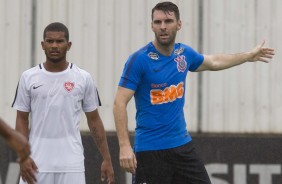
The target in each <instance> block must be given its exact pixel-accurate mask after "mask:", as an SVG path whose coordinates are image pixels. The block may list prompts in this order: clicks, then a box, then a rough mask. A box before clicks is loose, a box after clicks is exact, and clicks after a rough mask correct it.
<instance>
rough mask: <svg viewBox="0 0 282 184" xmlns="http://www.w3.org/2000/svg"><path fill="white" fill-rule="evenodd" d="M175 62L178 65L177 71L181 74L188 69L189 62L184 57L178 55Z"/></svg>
mask: <svg viewBox="0 0 282 184" xmlns="http://www.w3.org/2000/svg"><path fill="white" fill-rule="evenodd" d="M174 61H175V62H176V63H177V70H178V71H179V72H184V71H185V70H186V68H187V62H186V60H185V56H184V55H178V56H177V57H176V58H175V59H174Z"/></svg>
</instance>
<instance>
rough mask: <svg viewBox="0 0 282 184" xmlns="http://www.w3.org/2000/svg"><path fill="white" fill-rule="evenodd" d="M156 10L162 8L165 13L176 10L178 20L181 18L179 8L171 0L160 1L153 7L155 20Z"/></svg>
mask: <svg viewBox="0 0 282 184" xmlns="http://www.w3.org/2000/svg"><path fill="white" fill-rule="evenodd" d="M155 10H161V11H163V12H165V13H169V12H174V14H175V17H176V20H179V19H180V13H179V9H178V7H177V6H176V4H174V3H172V2H169V1H164V2H160V3H158V4H157V5H156V6H155V7H154V8H153V9H152V20H153V14H154V12H155Z"/></svg>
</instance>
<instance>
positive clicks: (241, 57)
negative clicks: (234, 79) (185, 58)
mask: <svg viewBox="0 0 282 184" xmlns="http://www.w3.org/2000/svg"><path fill="white" fill-rule="evenodd" d="M264 43H265V42H264V41H263V42H262V43H261V44H259V45H257V46H256V47H255V48H253V49H252V50H251V51H249V52H243V53H238V54H216V55H204V62H203V64H202V65H201V66H200V67H199V68H198V69H197V70H196V72H200V71H205V70H211V71H217V70H224V69H227V68H231V67H233V66H237V65H240V64H243V63H245V62H248V61H249V62H254V61H262V62H266V63H268V62H269V59H272V57H273V55H274V49H271V48H265V47H263V45H264Z"/></svg>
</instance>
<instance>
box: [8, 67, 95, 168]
mask: <svg viewBox="0 0 282 184" xmlns="http://www.w3.org/2000/svg"><path fill="white" fill-rule="evenodd" d="M99 105H100V100H99V96H98V91H97V89H96V86H95V84H94V82H93V79H92V77H91V75H90V74H89V73H88V72H86V71H84V70H82V69H80V68H79V67H78V66H76V65H75V64H72V63H69V66H68V68H67V69H66V70H64V71H62V72H48V71H46V70H45V68H44V66H43V64H39V65H37V66H36V67H33V68H31V69H29V70H27V71H25V72H23V74H22V76H21V78H20V81H19V84H18V88H17V92H16V96H15V100H14V103H13V105H12V107H13V108H15V109H17V110H19V111H24V112H30V133H29V142H30V144H31V158H32V159H33V160H34V161H35V163H36V165H37V166H38V170H39V172H83V171H84V154H83V146H82V141H81V135H80V130H79V124H80V120H81V111H82V110H83V111H84V112H91V111H94V110H96V109H97V107H98V106H99Z"/></svg>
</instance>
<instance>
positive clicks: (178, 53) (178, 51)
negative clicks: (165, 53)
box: [174, 47, 184, 55]
mask: <svg viewBox="0 0 282 184" xmlns="http://www.w3.org/2000/svg"><path fill="white" fill-rule="evenodd" d="M183 52H184V48H182V47H181V48H180V49H176V50H175V51H174V54H176V55H180V54H182V53H183Z"/></svg>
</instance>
